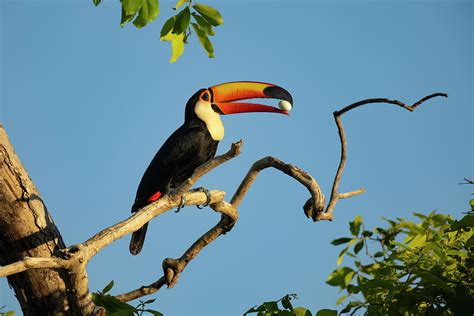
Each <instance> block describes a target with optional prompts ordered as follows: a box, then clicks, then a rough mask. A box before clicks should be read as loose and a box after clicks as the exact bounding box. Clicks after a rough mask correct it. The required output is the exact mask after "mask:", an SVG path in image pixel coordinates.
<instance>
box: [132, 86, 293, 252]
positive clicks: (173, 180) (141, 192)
mask: <svg viewBox="0 0 474 316" xmlns="http://www.w3.org/2000/svg"><path fill="white" fill-rule="evenodd" d="M255 98H272V99H279V100H280V102H279V108H276V107H272V106H268V105H263V104H257V103H248V102H237V101H241V100H246V99H255ZM292 107H293V98H292V96H291V94H290V93H289V92H288V91H286V90H285V89H283V88H281V87H279V86H276V85H273V84H270V83H265V82H255V81H235V82H227V83H223V84H219V85H215V86H211V87H210V88H207V89H200V90H199V91H197V92H196V93H195V94H194V95H193V96H192V97H191V98H190V99H189V100H188V102H187V103H186V109H185V114H184V123H183V125H181V126H180V127H179V128H178V129H177V130H176V131H175V132H174V133H173V134H171V136H170V137H169V138H168V139H167V140H166V141H165V143H164V144H163V146H161V148H160V149H159V150H158V152H157V153H156V154H155V157H154V158H153V160H152V161H151V162H150V165H149V166H148V168H147V169H146V171H145V173H144V174H143V177H142V179H141V181H140V184H139V185H138V189H137V194H136V198H135V201H134V203H133V206H132V213H133V212H137V211H138V210H139V209H140V208H142V207H144V206H146V205H148V204H150V203H152V202H154V201H156V200H158V199H159V198H160V197H161V196H163V195H164V194H166V193H168V192H170V191H171V190H172V189H174V188H176V187H178V186H179V185H181V184H182V183H183V182H184V181H185V180H186V179H187V178H189V177H190V176H191V175H192V174H193V171H194V170H195V169H196V168H197V167H199V166H200V165H202V164H203V163H205V162H207V161H208V160H210V159H212V158H213V157H214V155H215V154H216V150H217V145H218V143H219V141H220V140H222V138H223V137H224V125H223V124H222V121H221V115H227V114H235V113H244V112H270V113H280V114H288V112H289V111H290V110H291V108H292ZM147 227H148V224H145V225H144V226H142V227H141V228H140V229H138V230H137V231H135V232H134V233H133V235H132V239H131V241H130V247H129V248H130V253H131V254H132V255H137V254H138V253H139V252H140V251H141V249H142V247H143V243H144V241H145V235H146V231H147Z"/></svg>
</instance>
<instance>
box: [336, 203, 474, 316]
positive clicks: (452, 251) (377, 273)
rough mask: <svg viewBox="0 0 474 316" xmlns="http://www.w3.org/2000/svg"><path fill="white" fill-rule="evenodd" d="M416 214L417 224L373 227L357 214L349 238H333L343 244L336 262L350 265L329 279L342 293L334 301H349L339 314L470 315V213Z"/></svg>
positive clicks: (473, 289) (473, 238)
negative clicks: (345, 260) (348, 261)
mask: <svg viewBox="0 0 474 316" xmlns="http://www.w3.org/2000/svg"><path fill="white" fill-rule="evenodd" d="M471 207H473V208H474V206H472V204H471ZM414 215H415V216H417V217H418V218H419V219H420V220H421V222H419V223H416V224H415V223H414V222H411V221H407V220H404V219H400V218H397V219H396V220H388V219H386V221H387V223H388V225H389V227H388V228H382V227H377V228H375V229H374V230H372V231H369V230H366V229H365V227H364V224H363V221H362V218H361V217H360V216H357V217H356V218H355V219H354V221H352V222H350V224H349V228H350V232H351V235H352V236H351V237H344V238H338V239H335V240H333V241H332V244H333V245H338V246H340V245H345V246H344V248H343V249H342V251H341V252H340V254H339V258H338V265H340V264H341V263H342V260H343V258H344V257H345V256H348V257H350V258H351V260H352V264H353V265H351V266H341V267H339V268H337V269H336V270H334V271H333V272H332V273H331V275H330V276H329V278H328V280H327V283H328V284H329V285H331V286H335V287H339V288H340V289H341V290H342V291H344V292H345V293H344V295H343V296H342V297H340V298H339V299H338V300H337V304H338V305H339V304H342V303H343V302H344V301H346V300H349V302H348V303H347V304H346V305H345V307H344V308H343V309H342V311H341V314H344V313H351V314H354V313H355V312H357V311H359V312H363V314H365V315H420V314H424V315H472V314H473V313H474V296H473V295H474V284H473V283H474V279H473V271H474V270H473V263H474V259H473V256H472V252H473V246H474V234H473V228H474V214H473V213H468V214H467V215H466V216H464V217H463V218H462V219H461V220H458V221H455V220H453V219H452V218H451V217H450V216H447V215H443V214H439V213H435V212H432V213H430V214H428V215H423V214H418V213H415V214H414ZM373 247H376V249H372V248H373ZM363 249H365V255H364V256H363V257H364V260H363V259H362V258H361V254H362V253H361V251H362V250H363Z"/></svg>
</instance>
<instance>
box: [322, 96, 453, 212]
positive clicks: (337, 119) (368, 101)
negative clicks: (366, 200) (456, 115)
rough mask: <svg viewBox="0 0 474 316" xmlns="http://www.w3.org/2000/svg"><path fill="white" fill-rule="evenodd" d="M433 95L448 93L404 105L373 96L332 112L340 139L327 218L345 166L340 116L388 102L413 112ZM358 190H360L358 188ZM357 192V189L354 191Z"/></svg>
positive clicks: (343, 138) (335, 201) (336, 199)
mask: <svg viewBox="0 0 474 316" xmlns="http://www.w3.org/2000/svg"><path fill="white" fill-rule="evenodd" d="M435 97H445V98H447V97H448V95H447V94H446V93H439V92H438V93H433V94H430V95H428V96H426V97H424V98H421V99H420V100H418V101H417V102H415V103H414V104H413V105H410V106H409V105H406V104H405V103H403V102H401V101H399V100H390V99H385V98H375V99H366V100H362V101H358V102H355V103H352V104H351V105H348V106H346V107H344V108H342V109H341V110H339V111H335V112H334V113H333V114H334V120H335V122H336V125H337V129H338V133H339V140H340V143H341V160H340V162H339V167H338V168H337V172H336V176H335V177H334V182H333V185H332V190H331V198H330V200H329V204H328V206H327V208H326V212H325V213H326V215H325V216H326V217H327V218H329V219H332V218H333V215H332V214H333V212H334V207H335V206H336V203H337V201H338V199H340V198H341V194H339V193H338V187H339V182H340V181H341V176H342V172H343V171H344V167H345V164H346V158H347V154H346V147H347V145H346V135H345V132H344V127H343V125H342V121H341V116H342V115H343V114H344V113H346V112H348V111H350V110H353V109H355V108H357V107H360V106H362V105H366V104H371V103H388V104H393V105H396V106H399V107H402V108H404V109H406V110H408V111H410V112H413V111H414V110H415V109H416V108H417V107H418V106H419V105H421V104H422V103H423V102H425V101H428V100H430V99H432V98H435ZM359 191H360V190H359ZM356 192H357V191H356ZM358 194H360V193H358ZM342 196H344V197H347V195H342ZM349 196H353V195H351V194H349Z"/></svg>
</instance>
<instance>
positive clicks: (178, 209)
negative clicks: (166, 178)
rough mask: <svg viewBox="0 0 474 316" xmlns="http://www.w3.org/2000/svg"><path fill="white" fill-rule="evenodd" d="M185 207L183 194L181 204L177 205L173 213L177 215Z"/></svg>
mask: <svg viewBox="0 0 474 316" xmlns="http://www.w3.org/2000/svg"><path fill="white" fill-rule="evenodd" d="M185 206H186V194H183V195H181V203H180V204H179V206H178V208H177V209H176V211H174V212H175V213H178V212H179V211H181V209H182V208H183V207H185Z"/></svg>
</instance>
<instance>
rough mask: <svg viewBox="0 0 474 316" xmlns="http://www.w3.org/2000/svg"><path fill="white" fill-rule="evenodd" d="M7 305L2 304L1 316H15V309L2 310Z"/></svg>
mask: <svg viewBox="0 0 474 316" xmlns="http://www.w3.org/2000/svg"><path fill="white" fill-rule="evenodd" d="M5 307H6V306H0V316H13V315H15V311H8V312H2V310H3V309H4V308H5Z"/></svg>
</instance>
